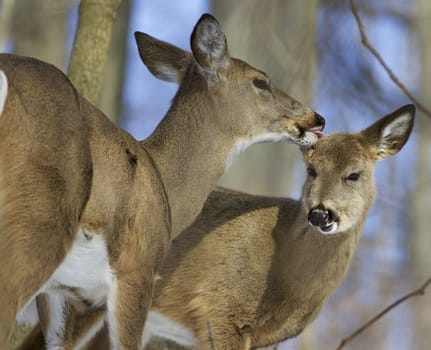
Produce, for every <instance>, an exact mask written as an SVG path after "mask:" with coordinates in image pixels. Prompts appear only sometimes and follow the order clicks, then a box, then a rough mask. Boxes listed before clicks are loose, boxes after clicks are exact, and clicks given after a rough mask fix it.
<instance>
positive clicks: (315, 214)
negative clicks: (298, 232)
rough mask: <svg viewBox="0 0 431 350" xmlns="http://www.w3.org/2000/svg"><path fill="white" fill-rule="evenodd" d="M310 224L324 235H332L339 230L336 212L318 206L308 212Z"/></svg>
mask: <svg viewBox="0 0 431 350" xmlns="http://www.w3.org/2000/svg"><path fill="white" fill-rule="evenodd" d="M308 222H309V224H310V225H311V226H315V227H317V228H318V229H319V231H320V232H321V233H323V234H332V233H335V231H336V230H337V228H338V219H337V216H336V214H335V213H334V211H332V210H331V209H328V208H325V207H324V206H323V205H318V206H316V207H314V208H311V209H310V211H309V212H308Z"/></svg>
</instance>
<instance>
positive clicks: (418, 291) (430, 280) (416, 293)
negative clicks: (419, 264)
mask: <svg viewBox="0 0 431 350" xmlns="http://www.w3.org/2000/svg"><path fill="white" fill-rule="evenodd" d="M430 284H431V277H430V278H428V280H427V281H426V282H425V283H424V284H423V285H422V286H421V287H420V288H418V289H416V290H414V291H412V292H410V293H408V294H406V295H404V296H403V297H402V298H400V299H398V300H397V301H395V302H394V303H392V304H390V305H389V306H388V307H387V308H386V309H384V310H383V311H381V312H380V313H379V314H377V315H376V316H374V317H373V318H372V319H371V320H369V321H368V322H366V323H365V324H364V325H362V326H361V327H360V328H358V329H357V330H356V331H355V332H353V333H352V334H350V335H349V336H348V337H346V338H344V339H343V340H342V341H341V343H340V345H339V346H338V348H337V349H336V350H340V349H342V348H343V347H344V346H345V345H346V344H347V343H349V342H350V341H351V340H352V339H353V338H355V337H356V336H358V335H359V334H361V333H362V332H363V331H365V330H366V329H367V328H368V327H370V326H371V325H372V324H373V323H375V322H376V321H378V320H379V319H380V318H382V317H383V316H384V315H386V314H387V313H388V312H389V311H391V310H392V309H393V308H395V307H397V306H398V305H399V304H401V303H403V302H404V301H406V300H407V299H410V298H412V297H415V296H420V295H424V294H425V289H426V288H427V287H428V286H429V285H430Z"/></svg>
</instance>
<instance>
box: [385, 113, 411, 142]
mask: <svg viewBox="0 0 431 350" xmlns="http://www.w3.org/2000/svg"><path fill="white" fill-rule="evenodd" d="M411 120H412V116H411V115H410V113H406V114H401V115H400V116H399V117H397V118H396V119H394V120H393V121H392V122H391V123H390V124H388V125H386V126H385V128H384V129H383V131H382V140H386V139H391V138H393V137H397V136H401V135H404V134H405V133H406V131H407V130H408V128H409V126H410V122H411Z"/></svg>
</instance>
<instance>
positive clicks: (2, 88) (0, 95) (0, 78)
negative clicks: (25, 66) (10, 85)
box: [0, 70, 7, 117]
mask: <svg viewBox="0 0 431 350" xmlns="http://www.w3.org/2000/svg"><path fill="white" fill-rule="evenodd" d="M6 97H7V77H6V74H5V73H4V72H3V71H2V70H0V117H1V115H2V113H3V110H4V106H5V104H6Z"/></svg>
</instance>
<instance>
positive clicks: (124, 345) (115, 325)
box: [107, 272, 154, 350]
mask: <svg viewBox="0 0 431 350" xmlns="http://www.w3.org/2000/svg"><path fill="white" fill-rule="evenodd" d="M153 284H154V276H153V274H146V275H143V274H137V273H136V272H132V273H129V274H127V275H125V274H121V275H120V276H118V277H117V279H116V281H115V282H114V285H115V286H114V288H113V289H114V290H113V291H112V293H110V294H109V296H108V303H107V306H108V324H109V336H110V341H111V348H112V349H120V348H121V349H130V350H132V349H133V350H137V349H140V347H141V337H142V333H143V330H144V324H145V320H146V317H147V313H148V311H149V309H150V306H151V298H152V294H153Z"/></svg>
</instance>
